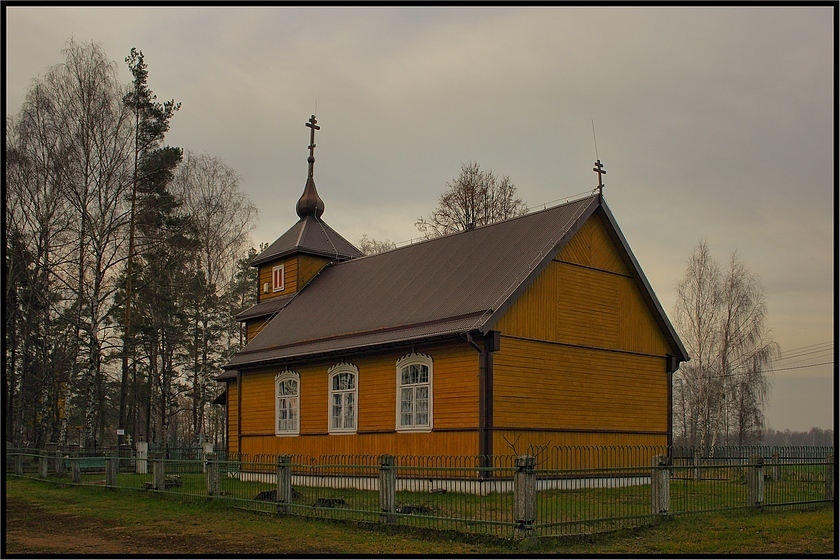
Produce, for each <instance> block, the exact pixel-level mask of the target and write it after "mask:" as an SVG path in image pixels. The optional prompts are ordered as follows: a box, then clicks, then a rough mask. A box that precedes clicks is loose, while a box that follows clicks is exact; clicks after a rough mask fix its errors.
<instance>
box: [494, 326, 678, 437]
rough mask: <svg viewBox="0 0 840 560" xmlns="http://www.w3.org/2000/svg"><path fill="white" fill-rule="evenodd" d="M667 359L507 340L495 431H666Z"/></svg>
mask: <svg viewBox="0 0 840 560" xmlns="http://www.w3.org/2000/svg"><path fill="white" fill-rule="evenodd" d="M667 375H668V374H667V373H666V372H665V360H664V357H657V356H644V355H636V354H628V353H618V352H609V351H604V350H597V349H588V348H579V347H574V346H566V345H562V344H549V343H545V342H538V341H531V340H523V339H516V338H510V337H505V336H503V337H502V340H501V350H500V351H499V352H497V353H496V355H495V357H494V370H493V383H494V387H493V394H494V399H493V403H494V404H493V406H494V426H496V427H498V428H535V429H539V428H546V429H561V428H565V429H572V430H622V431H628V430H629V431H644V432H651V431H656V432H663V433H664V432H665V431H666V430H667V428H668V377H667Z"/></svg>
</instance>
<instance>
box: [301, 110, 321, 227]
mask: <svg viewBox="0 0 840 560" xmlns="http://www.w3.org/2000/svg"><path fill="white" fill-rule="evenodd" d="M317 122H318V121H317V120H315V115H312V116H311V117H309V121H308V122H307V123H306V126H307V127H308V128H310V129H311V130H312V131H311V132H310V133H309V157H308V158H306V161H307V162H309V175H308V177H307V179H306V186H304V187H303V194H302V195H300V199H299V200H298V202H297V208H296V210H297V215H298V216H300V217H301V218H304V217H306V216H315V217H316V218H320V217H321V214H323V213H324V201H323V200H321V197H320V196H318V191H317V190H316V189H315V179H314V178H313V176H312V175H313V172H314V169H315V131H316V130H321V127H320V126H318V125H317Z"/></svg>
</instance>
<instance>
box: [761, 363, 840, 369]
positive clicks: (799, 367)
mask: <svg viewBox="0 0 840 560" xmlns="http://www.w3.org/2000/svg"><path fill="white" fill-rule="evenodd" d="M833 363H834V362H822V363H820V364H811V365H809V366H795V367H786V368H774V369H773V371H785V370H788V369H803V368H809V367H817V366H826V365H828V364H833Z"/></svg>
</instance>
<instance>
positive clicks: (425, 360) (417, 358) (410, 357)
mask: <svg viewBox="0 0 840 560" xmlns="http://www.w3.org/2000/svg"><path fill="white" fill-rule="evenodd" d="M412 364H422V365H424V366H427V367H428V368H429V424H428V426H401V425H400V419H401V418H400V416H401V415H400V392H401V391H400V389H401V388H402V371H401V370H402V368H404V367H406V366H410V365H412ZM432 366H433V362H432V357H431V356H428V355H426V354H419V353H417V352H412V353H411V354H406V355H405V356H403V357H402V358H400V359H399V360H397V366H396V370H395V371H396V378H397V399H396V401H397V402H396V431H397V432H431V431H432V428H433V426H434V402H433V401H434V393H435V392H434V368H433V367H432Z"/></svg>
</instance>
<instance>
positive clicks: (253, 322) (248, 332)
mask: <svg viewBox="0 0 840 560" xmlns="http://www.w3.org/2000/svg"><path fill="white" fill-rule="evenodd" d="M267 322H268V320H266V319H249V320H248V321H247V322H246V323H245V325H246V327H245V338H246V340H245V342H246V343H247V342H251V339H252V338H254V337H255V336H257V334H258V333H259V332H260V331H261V330H262V328H263V326H265V324H266V323H267Z"/></svg>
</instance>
